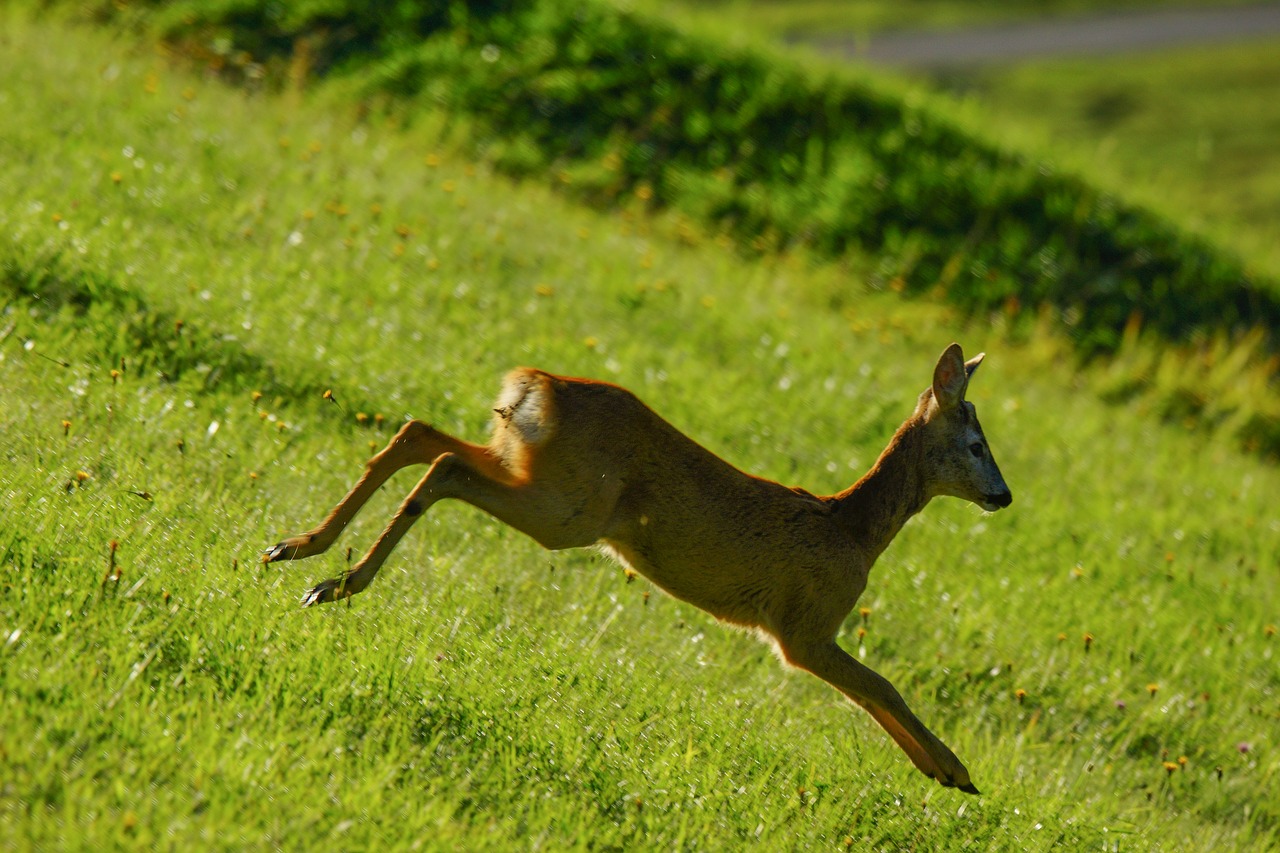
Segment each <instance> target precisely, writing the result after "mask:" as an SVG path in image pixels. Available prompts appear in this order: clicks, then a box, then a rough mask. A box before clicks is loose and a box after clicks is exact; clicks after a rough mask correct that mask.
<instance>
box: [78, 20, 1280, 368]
mask: <svg viewBox="0 0 1280 853" xmlns="http://www.w3.org/2000/svg"><path fill="white" fill-rule="evenodd" d="M102 8H103V9H104V10H113V9H116V8H117V6H116V5H115V4H114V3H112V4H106V3H104V5H103V7H102ZM149 20H150V21H151V23H152V25H154V26H158V27H159V28H160V29H161V30H162V34H163V36H164V37H165V38H166V39H168V40H169V41H171V42H173V43H176V44H179V45H185V46H186V47H187V48H188V49H191V50H194V51H204V52H206V53H208V54H209V55H216V56H217V57H226V56H229V55H231V54H232V53H234V52H242V53H241V56H242V62H243V57H245V56H248V57H252V58H253V59H254V60H255V61H256V62H258V63H262V64H264V67H265V68H266V69H267V71H268V74H269V75H272V74H274V75H275V76H282V75H283V74H284V73H285V72H284V69H285V68H287V67H289V66H290V63H293V66H292V67H293V68H294V69H295V70H296V69H297V67H298V64H299V63H300V62H305V63H306V64H307V65H308V66H309V68H310V70H311V72H312V73H321V74H333V73H338V74H358V75H360V76H361V78H362V79H363V80H365V81H366V84H367V85H369V86H370V87H372V88H373V89H375V90H377V91H380V92H383V93H390V94H392V95H394V96H395V97H396V98H397V100H398V101H399V99H408V100H407V101H404V102H405V103H409V104H411V103H412V102H413V101H412V99H417V98H425V99H428V100H430V101H431V102H434V103H435V104H438V105H440V106H442V107H444V108H445V109H448V110H451V111H456V112H458V113H461V114H465V115H467V116H469V117H470V121H469V123H468V124H469V126H470V127H472V128H474V129H475V133H476V139H475V141H476V143H477V144H479V145H482V146H483V147H484V148H485V150H486V153H487V155H488V156H489V157H491V158H492V159H493V160H494V161H495V162H497V163H498V164H500V165H501V166H502V167H504V168H506V169H507V170H510V171H512V172H515V173H519V174H522V175H552V174H556V175H562V176H564V177H568V178H570V179H571V180H570V182H569V183H570V185H571V186H572V187H574V188H576V189H577V190H579V191H582V192H585V193H587V194H589V195H590V196H591V197H592V198H593V199H595V200H600V201H609V200H611V199H617V198H621V197H624V196H625V197H628V198H631V197H634V196H635V195H639V196H640V197H641V198H647V199H650V200H651V203H653V204H658V205H666V206H671V207H674V208H676V209H679V210H681V211H683V212H685V213H687V214H688V215H690V216H692V217H695V218H696V219H698V220H700V221H702V222H703V223H705V224H706V225H707V226H709V227H711V228H715V229H722V230H725V231H728V232H730V233H732V234H733V235H734V236H735V237H737V238H739V239H740V240H741V241H742V243H743V244H744V245H755V246H758V247H766V246H767V247H770V248H775V247H776V248H782V247H787V246H793V245H804V246H807V247H810V248H811V249H813V250H815V251H818V252H820V253H824V254H830V255H839V254H840V253H842V252H844V251H846V250H847V249H849V248H851V247H857V248H859V249H862V250H864V251H867V252H870V253H872V254H873V255H875V256H878V257H880V258H882V259H883V263H882V264H881V271H882V276H881V279H880V280H879V281H878V282H872V284H873V285H874V284H880V285H883V284H885V283H886V282H888V281H890V280H892V281H893V282H894V283H895V284H900V285H901V286H904V287H906V288H907V289H909V290H915V291H922V290H927V291H934V290H939V291H941V292H942V293H944V294H945V295H946V296H947V297H948V298H949V299H951V300H953V301H955V302H956V303H958V304H959V305H961V306H964V307H965V308H968V309H976V310H983V309H988V308H993V307H999V306H1010V305H1021V306H1042V305H1052V306H1056V307H1057V308H1058V309H1060V310H1061V312H1062V317H1063V318H1064V320H1065V321H1066V322H1067V323H1068V324H1069V325H1071V326H1072V327H1073V328H1074V330H1075V332H1076V334H1077V337H1078V340H1079V342H1080V343H1081V344H1082V345H1083V346H1084V348H1085V349H1086V350H1087V351H1097V350H1100V349H1101V350H1106V349H1110V348H1113V347H1114V346H1116V344H1117V343H1118V341H1119V339H1120V334H1121V332H1122V330H1123V328H1124V327H1125V324H1126V323H1127V322H1132V320H1133V319H1134V318H1135V316H1136V317H1137V318H1140V319H1141V321H1142V322H1143V323H1144V324H1145V326H1146V327H1147V328H1149V329H1155V330H1158V331H1159V332H1160V333H1161V334H1163V335H1165V336H1167V337H1168V338H1170V339H1173V340H1184V339H1187V338H1188V337H1189V336H1191V335H1192V334H1193V333H1195V332H1196V331H1197V330H1202V329H1214V330H1223V329H1226V330H1232V331H1234V330H1238V329H1240V328H1245V327H1257V326H1262V327H1265V328H1267V329H1269V330H1272V332H1273V334H1274V330H1277V329H1280V286H1277V284H1276V283H1274V282H1270V281H1264V280H1259V279H1257V278H1251V277H1250V276H1249V275H1248V274H1247V273H1246V271H1245V269H1244V268H1243V266H1242V265H1241V263H1240V261H1239V260H1238V259H1236V258H1234V257H1233V256H1231V255H1230V254H1228V253H1226V252H1224V251H1223V250H1221V249H1219V248H1217V247H1215V246H1213V245H1211V244H1209V243H1207V242H1206V241H1204V240H1202V239H1198V238H1196V237H1193V236H1190V235H1188V234H1186V233H1183V232H1181V231H1179V230H1178V229H1177V228H1175V227H1174V226H1172V225H1171V224H1170V223H1169V222H1168V221H1166V220H1164V219H1162V218H1161V217H1160V216H1158V215H1155V214H1153V213H1151V212H1149V211H1147V210H1144V209H1141V208H1138V207H1135V206H1132V205H1130V204H1127V203H1125V202H1123V201H1121V200H1119V199H1116V198H1114V197H1111V196H1108V195H1106V194H1104V193H1102V192H1100V191H1098V190H1096V189H1094V188H1093V187H1091V186H1090V185H1089V184H1088V183H1086V182H1085V181H1083V180H1081V179H1079V178H1076V177H1073V176H1070V175H1063V174H1057V173H1055V172H1053V171H1052V170H1051V169H1049V168H1046V167H1045V166H1043V165H1042V164H1039V163H1036V162H1033V161H1030V160H1028V159H1026V158H1023V157H1019V156H1016V155H1012V154H1009V153H1006V152H1002V151H1001V150H999V149H998V148H996V147H994V146H993V145H991V144H989V143H986V142H984V141H982V140H979V139H975V138H974V137H973V135H972V134H969V133H966V132H965V131H963V130H962V129H960V128H958V127H957V126H956V125H955V124H954V123H952V122H949V121H947V120H945V119H943V118H940V117H939V116H937V115H936V114H935V113H933V112H931V111H929V110H928V109H924V108H919V107H916V106H913V105H911V104H909V103H906V102H904V100H903V99H901V98H899V97H897V96H894V95H890V94H886V93H885V92H883V91H879V90H877V89H876V88H875V87H874V86H873V85H870V84H868V85H863V84H860V83H858V82H855V81H854V80H853V79H852V78H849V77H843V76H829V77H819V76H818V75H815V74H813V73H811V72H808V71H806V70H804V69H801V68H799V67H796V66H794V65H792V64H790V63H788V62H786V61H784V60H780V59H778V58H777V57H773V56H769V55H766V54H764V53H760V52H755V51H752V50H750V49H738V48H729V47H726V46H725V45H723V44H721V43H718V42H717V41H715V40H714V39H713V38H710V37H707V36H703V35H696V34H690V33H687V32H683V31H680V30H677V29H674V28H672V27H671V26H668V25H666V24H665V23H663V22H661V21H658V20H655V19H653V18H652V17H648V16H645V15H642V14H638V13H634V12H629V11H625V10H621V9H619V8H616V7H614V6H611V5H609V4H607V3H604V2H600V0H591V2H582V0H573V2H570V0H492V2H471V3H463V2H452V3H448V2H437V3H431V2H414V1H413V0H374V2H362V0H275V2H271V3H262V2H257V0H175V2H164V0H152V14H151V15H150V18H149ZM219 61H221V60H219Z"/></svg>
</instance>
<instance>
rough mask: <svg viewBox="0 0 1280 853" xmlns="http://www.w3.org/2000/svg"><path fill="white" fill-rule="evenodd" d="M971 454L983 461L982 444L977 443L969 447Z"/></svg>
mask: <svg viewBox="0 0 1280 853" xmlns="http://www.w3.org/2000/svg"><path fill="white" fill-rule="evenodd" d="M969 452H970V453H972V454H973V455H974V456H976V457H978V458H979V459H981V458H982V442H980V441H975V442H974V443H973V444H971V445H969Z"/></svg>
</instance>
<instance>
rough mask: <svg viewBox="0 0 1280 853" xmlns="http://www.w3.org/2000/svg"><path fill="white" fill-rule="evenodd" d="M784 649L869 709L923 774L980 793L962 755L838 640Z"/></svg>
mask: <svg viewBox="0 0 1280 853" xmlns="http://www.w3.org/2000/svg"><path fill="white" fill-rule="evenodd" d="M782 650H783V653H784V655H785V656H786V659H787V662H788V663H791V664H792V665H794V666H797V667H799V668H801V669H804V670H808V671H809V672H811V673H813V674H814V675H816V676H818V677H819V678H821V679H822V680H823V681H826V682H827V683H829V684H831V685H833V686H834V687H835V688H836V689H838V690H839V691H840V692H841V693H843V694H845V695H846V696H848V697H849V698H850V699H852V700H853V701H854V702H856V703H857V704H858V705H861V706H862V707H863V708H864V709H866V711H867V712H868V713H869V714H871V716H872V718H874V719H875V721H876V722H877V723H879V724H880V725H881V727H882V728H884V730H885V731H886V732H888V733H889V736H890V737H892V738H893V739H894V740H895V741H896V742H897V744H898V746H900V747H902V751H903V752H905V753H906V754H907V757H908V758H910V759H911V761H912V763H913V764H915V766H916V767H917V768H919V769H920V772H922V773H924V774H925V775H926V776H929V777H931V778H933V779H936V780H937V781H938V782H940V783H942V784H943V785H945V786H946V787H948V788H951V787H955V788H959V789H960V790H961V791H964V792H965V793H967V794H977V793H978V789H977V788H976V787H974V785H973V782H971V781H970V780H969V771H968V770H967V769H966V768H965V766H964V765H963V764H962V763H961V762H960V759H959V758H957V757H956V754H955V753H954V752H952V751H951V750H950V749H948V748H947V746H946V744H944V743H943V742H942V741H940V740H938V738H937V736H936V735H934V733H933V732H931V731H929V729H928V728H926V727H925V725H924V724H923V723H921V722H920V720H919V719H917V718H916V715H915V714H913V713H911V709H910V708H908V707H907V703H906V702H905V701H903V699H902V696H901V695H900V694H899V693H898V691H897V690H896V689H894V686H893V685H892V684H890V683H889V682H888V680H887V679H885V678H884V677H883V676H881V675H879V674H877V673H876V672H874V671H872V670H871V669H869V668H867V667H865V666H863V665H862V664H860V663H858V661H856V660H854V659H853V658H852V657H851V656H850V655H849V654H848V652H846V651H845V650H844V649H842V648H840V646H839V645H837V644H836V642H835V641H834V640H831V641H829V642H826V643H822V644H817V645H813V646H807V647H806V646H799V647H788V646H787V645H786V644H783V646H782Z"/></svg>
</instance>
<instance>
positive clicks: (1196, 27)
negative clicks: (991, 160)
mask: <svg viewBox="0 0 1280 853" xmlns="http://www.w3.org/2000/svg"><path fill="white" fill-rule="evenodd" d="M1277 35H1280V3H1271V4H1267V5H1263V6H1246V7H1239V8H1213V9H1166V10H1162V11H1152V12H1128V13H1115V14H1108V15H1098V16H1091V17H1086V18H1059V19H1053V20H1042V21H1032V22H1024V23H1016V24H1002V25H999V26H989V27H978V28H973V29H963V30H926V31H900V32H891V33H881V34H877V35H873V36H870V37H867V38H854V37H852V36H835V37H830V38H821V39H813V40H811V41H810V44H811V45H812V46H813V47H815V48H817V49H818V50H820V51H824V52H829V53H838V54H841V55H844V56H848V57H852V58H855V59H860V60H863V61H864V62H869V63H872V64H879V65H895V66H902V67H911V68H940V67H941V68H945V67H953V66H961V65H978V64H988V63H997V62H1014V61H1019V60H1027V59H1042V58H1048V57H1055V56H1081V55H1097V54H1117V53H1132V52H1138V51H1144V50H1154V49H1156V48H1162V47H1174V46H1178V45H1191V44H1211V43H1221V42H1229V41H1243V40H1247V39H1256V38H1265V37H1269V36H1270V37H1274V36H1277Z"/></svg>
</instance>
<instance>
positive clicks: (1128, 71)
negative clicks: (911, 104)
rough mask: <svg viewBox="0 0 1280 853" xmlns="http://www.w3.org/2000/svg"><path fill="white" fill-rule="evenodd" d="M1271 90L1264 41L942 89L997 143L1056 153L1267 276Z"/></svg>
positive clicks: (1275, 192) (1279, 48) (1004, 72)
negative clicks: (981, 121)
mask: <svg viewBox="0 0 1280 853" xmlns="http://www.w3.org/2000/svg"><path fill="white" fill-rule="evenodd" d="M1277 79H1280V40H1276V39H1264V40H1262V41H1257V42H1248V43H1245V44H1232V45H1225V46H1213V47H1199V48H1184V49H1178V50H1170V51H1164V52H1160V53H1157V54H1154V55H1152V54H1143V55H1141V56H1140V57H1137V58H1134V57H1092V58H1088V59H1071V60H1054V61H1044V62H1033V63H1025V64H1021V65H1015V66H1010V67H1007V68H1004V67H996V68H991V69H985V70H977V71H973V72H971V73H968V74H965V73H957V74H956V75H952V76H950V77H949V78H948V79H947V80H946V81H945V82H944V85H945V86H947V87H949V88H951V89H952V90H958V91H961V92H963V93H964V97H965V98H966V99H968V100H969V101H970V103H969V104H968V105H967V106H968V108H969V109H970V110H971V112H972V113H973V114H975V115H983V116H986V117H987V120H988V121H990V122H992V123H993V124H994V125H995V126H996V127H997V128H999V129H998V130H997V131H996V132H997V133H999V134H1005V135H1011V136H1012V137H1013V138H1018V139H1020V141H1021V143H1022V144H1024V145H1028V146H1035V147H1038V148H1040V149H1041V150H1047V151H1052V152H1054V153H1055V156H1056V159H1058V160H1059V162H1062V163H1063V164H1064V165H1066V166H1067V167H1068V168H1074V169H1077V170H1079V171H1081V172H1083V173H1085V174H1089V175H1091V176H1093V177H1094V178H1095V179H1096V180H1099V181H1101V182H1103V183H1104V184H1105V185H1107V186H1109V187H1110V188H1112V189H1114V190H1115V191H1117V192H1120V193H1122V194H1124V195H1125V196H1127V197H1129V198H1132V199H1134V200H1137V201H1140V202H1142V203H1144V204H1146V205H1148V206H1150V207H1152V208H1153V209H1156V210H1162V211H1170V212H1171V214H1172V215H1173V216H1174V217H1175V218H1176V219H1177V220H1178V221H1179V222H1181V223H1182V224H1183V225H1185V226H1186V227H1188V228H1190V229H1192V230H1193V231H1196V232H1199V233H1202V234H1205V235H1207V236H1209V237H1210V238H1212V239H1213V240H1215V241H1217V242H1218V243H1219V244H1221V245H1225V246H1229V247H1231V248H1233V249H1234V250H1235V251H1236V252H1238V253H1240V254H1241V255H1242V256H1243V257H1246V258H1248V259H1250V262H1251V263H1252V264H1253V265H1255V267H1256V268H1257V269H1259V270H1266V271H1268V272H1269V273H1271V274H1275V272H1276V271H1277V270H1280V247H1278V241H1277V240H1276V222H1277V221H1280V156H1278V154H1277V147H1276V145H1275V144H1274V140H1275V139H1276V138H1277V135H1280V106H1277V104H1278V103H1280V98H1277V86H1276V80H1277ZM1015 128H1016V130H1015ZM1050 140H1052V141H1050Z"/></svg>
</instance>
